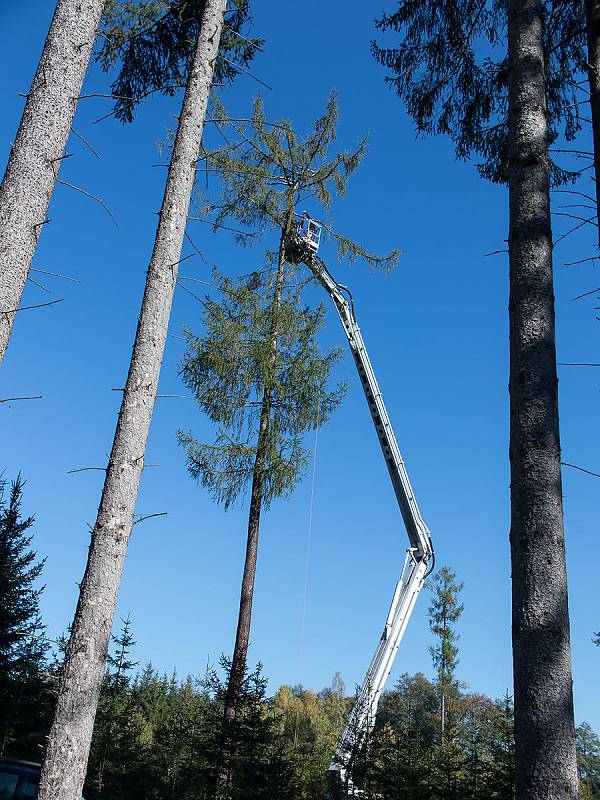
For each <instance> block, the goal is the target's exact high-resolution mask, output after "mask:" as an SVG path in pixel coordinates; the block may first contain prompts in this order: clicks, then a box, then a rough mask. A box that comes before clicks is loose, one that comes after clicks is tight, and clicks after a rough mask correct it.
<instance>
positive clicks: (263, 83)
mask: <svg viewBox="0 0 600 800" xmlns="http://www.w3.org/2000/svg"><path fill="white" fill-rule="evenodd" d="M217 58H222V59H223V61H226V62H227V63H228V64H229V66H230V67H233V69H235V70H237V71H238V72H241V73H243V74H244V75H249V76H250V77H251V78H253V79H254V80H255V81H257V82H258V83H260V84H262V85H263V86H265V87H266V88H267V89H269V91H272V90H273V87H272V86H269V84H268V83H265V82H264V81H261V79H260V78H257V77H256V75H253V74H252V73H251V72H250V71H249V70H247V69H242V67H240V66H238V65H237V64H234V62H233V61H230V60H229V59H228V58H225V56H224V55H221V53H217Z"/></svg>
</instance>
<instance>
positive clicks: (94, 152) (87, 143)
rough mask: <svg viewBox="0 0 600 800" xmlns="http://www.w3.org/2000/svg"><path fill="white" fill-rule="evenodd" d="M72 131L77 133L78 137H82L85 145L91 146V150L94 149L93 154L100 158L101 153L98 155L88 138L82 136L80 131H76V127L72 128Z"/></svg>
mask: <svg viewBox="0 0 600 800" xmlns="http://www.w3.org/2000/svg"><path fill="white" fill-rule="evenodd" d="M71 133H74V134H75V136H77V138H78V139H81V141H82V142H83V143H84V144H85V145H87V146H88V147H89V148H90V150H91V151H92V153H93V154H94V155H95V156H96V158H100V156H99V155H98V153H97V152H96V151H95V150H94V148H93V147H92V145H91V144H90V143H89V142H88V140H87V139H86V138H85V137H83V136H82V135H81V134H80V133H79V131H76V130H75V128H71Z"/></svg>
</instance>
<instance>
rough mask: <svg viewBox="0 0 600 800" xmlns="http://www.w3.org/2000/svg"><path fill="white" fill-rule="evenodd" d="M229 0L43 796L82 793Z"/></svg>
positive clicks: (191, 143) (210, 1) (145, 323)
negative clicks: (197, 163)
mask: <svg viewBox="0 0 600 800" xmlns="http://www.w3.org/2000/svg"><path fill="white" fill-rule="evenodd" d="M225 7H226V0H207V2H206V5H205V8H204V13H203V17H202V25H201V29H200V33H199V37H198V41H197V43H196V52H195V56H194V60H193V63H192V65H191V68H190V73H189V77H188V82H187V87H186V91H185V97H184V101H183V106H182V110H181V114H180V117H179V125H178V129H177V135H176V137H175V142H174V145H173V153H172V157H171V164H170V167H169V173H168V177H167V184H166V187H165V194H164V199H163V204H162V208H161V212H160V219H159V223H158V228H157V232H156V239H155V242H154V250H153V253H152V258H151V261H150V265H149V267H148V273H147V277H146V288H145V292H144V300H143V303H142V310H141V313H140V318H139V322H138V328H137V333H136V337H135V344H134V347H133V354H132V357H131V363H130V367H129V374H128V376H127V384H126V387H125V390H124V393H123V400H122V402H121V409H120V412H119V419H118V422H117V430H116V433H115V438H114V442H113V447H112V451H111V454H110V459H109V462H108V467H107V471H106V478H105V481H104V488H103V490H102V497H101V500H100V507H99V509H98V516H97V519H96V524H95V526H94V529H93V531H92V541H91V546H90V551H89V555H88V561H87V566H86V570H85V575H84V578H83V582H82V584H81V589H80V594H79V602H78V604H77V610H76V612H75V619H74V621H73V628H72V633H71V637H70V640H69V644H68V647H67V652H66V658H65V664H64V667H63V671H62V676H61V681H60V687H59V693H58V700H57V706H56V711H55V716H54V721H53V724H52V728H51V731H50V736H49V738H48V744H47V748H46V755H45V759H44V764H43V766H42V775H41V781H40V789H39V795H38V797H39V800H79V797H80V796H81V788H82V785H83V781H84V777H85V771H86V765H87V759H88V755H89V747H90V739H91V735H92V728H93V724H94V717H95V714H96V708H97V705H98V697H99V693H100V688H101V685H102V679H103V676H104V669H105V659H106V652H107V648H108V642H109V637H110V631H111V628H112V621H113V615H114V611H115V605H116V602H117V594H118V590H119V583H120V580H121V572H122V569H123V562H124V559H125V553H126V551H127V544H128V541H129V537H130V534H131V528H132V522H133V513H134V509H135V503H136V499H137V492H138V487H139V482H140V476H141V472H142V469H143V463H144V452H145V449H146V442H147V439H148V431H149V428H150V421H151V418H152V411H153V409H154V403H155V399H156V389H157V385H158V379H159V374H160V367H161V362H162V357H163V351H164V346H165V341H166V337H167V327H168V323H169V314H170V310H171V303H172V299H173V292H174V290H175V284H176V280H177V265H178V262H179V260H180V258H181V248H182V245H183V237H184V234H185V228H186V223H187V215H188V208H189V203H190V196H191V192H192V186H193V181H194V173H195V167H196V160H197V158H198V152H199V147H200V140H201V137H202V130H203V127H204V117H205V114H206V107H207V103H208V96H209V89H210V84H211V81H212V76H213V69H214V63H215V59H216V57H217V52H218V48H219V40H220V37H221V30H222V27H223V17H224V12H225Z"/></svg>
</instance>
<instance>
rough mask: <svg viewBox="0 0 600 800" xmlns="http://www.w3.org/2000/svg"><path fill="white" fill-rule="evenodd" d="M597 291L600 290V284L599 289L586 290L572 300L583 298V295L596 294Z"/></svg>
mask: <svg viewBox="0 0 600 800" xmlns="http://www.w3.org/2000/svg"><path fill="white" fill-rule="evenodd" d="M596 292H600V286H598V288H597V289H592V290H591V292H584V293H583V294H578V295H577V297H573V298H572V299H571V302H573V300H581V298H582V297H589V295H591V294H595V293H596Z"/></svg>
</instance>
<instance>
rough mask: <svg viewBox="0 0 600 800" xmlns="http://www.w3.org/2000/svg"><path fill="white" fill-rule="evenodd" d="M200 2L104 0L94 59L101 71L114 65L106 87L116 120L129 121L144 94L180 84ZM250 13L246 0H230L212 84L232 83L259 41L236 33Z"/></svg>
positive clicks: (167, 92)
mask: <svg viewBox="0 0 600 800" xmlns="http://www.w3.org/2000/svg"><path fill="white" fill-rule="evenodd" d="M204 6H205V0H179V2H174V3H165V2H164V1H163V0H149V2H148V0H145V2H138V1H137V0H107V3H106V6H105V9H104V15H103V20H102V21H103V28H102V32H101V33H102V37H103V44H102V47H101V48H100V50H99V52H98V54H97V56H96V60H97V61H98V62H99V63H100V65H101V66H102V69H103V70H104V71H105V72H108V71H110V70H112V69H113V68H114V67H115V66H117V65H118V67H119V71H118V74H117V76H116V78H115V80H114V81H113V83H112V86H111V90H112V93H113V96H114V98H115V107H114V111H113V114H114V116H115V117H116V118H117V119H119V120H121V122H132V121H133V117H134V112H135V109H136V107H137V105H138V104H139V103H140V102H141V101H142V100H143V99H144V98H145V97H147V96H148V95H149V94H152V93H153V92H161V93H162V94H165V95H168V96H170V97H172V96H173V95H174V94H176V92H177V91H179V90H180V89H182V88H184V87H185V84H186V81H187V75H188V70H189V67H190V64H191V61H192V59H193V57H194V51H195V47H196V41H197V39H198V31H199V29H200V25H201V23H202V14H203V13H204ZM165 9H166V10H165ZM249 13H250V10H249V3H248V0H230V8H229V9H228V11H227V12H226V22H225V25H224V27H223V33H222V35H221V41H220V45H219V53H218V55H217V59H216V62H215V69H214V73H213V86H216V85H221V84H226V85H230V84H231V83H233V81H234V79H235V77H236V75H237V74H238V73H239V72H240V71H244V69H246V68H247V67H248V65H249V63H250V62H251V61H252V59H253V58H254V56H255V54H256V51H257V50H258V49H260V48H261V45H262V44H263V40H262V39H257V38H246V37H245V36H243V35H242V33H241V31H242V30H243V29H244V26H245V25H246V23H247V22H248V21H249Z"/></svg>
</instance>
